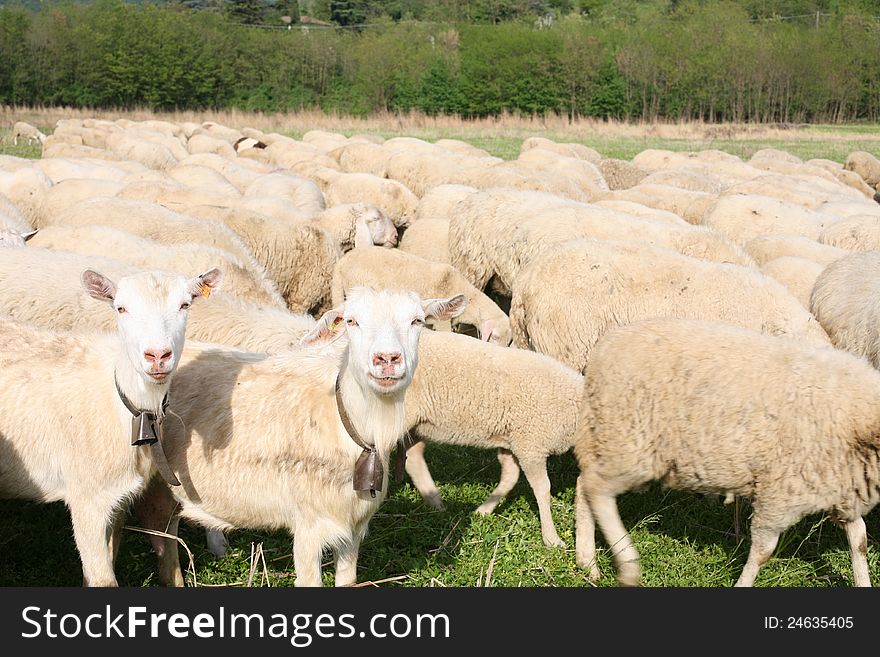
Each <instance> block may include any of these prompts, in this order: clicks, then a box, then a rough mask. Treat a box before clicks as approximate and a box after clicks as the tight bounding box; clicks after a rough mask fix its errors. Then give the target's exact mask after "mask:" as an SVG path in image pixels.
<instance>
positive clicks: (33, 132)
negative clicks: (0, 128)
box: [12, 121, 46, 146]
mask: <svg viewBox="0 0 880 657" xmlns="http://www.w3.org/2000/svg"><path fill="white" fill-rule="evenodd" d="M19 138H21V139H26V140H27V143H28V144H31V143H34V142H40V144H44V143H45V142H46V135H45V134H44V133H43V132H42V131H40V130H39V129H38V128H35V127H34V126H32V125H31V124H30V123H25V122H24V121H16V122H15V124H14V125H13V126H12V143H13V144H14V145H15V146H18V140H19Z"/></svg>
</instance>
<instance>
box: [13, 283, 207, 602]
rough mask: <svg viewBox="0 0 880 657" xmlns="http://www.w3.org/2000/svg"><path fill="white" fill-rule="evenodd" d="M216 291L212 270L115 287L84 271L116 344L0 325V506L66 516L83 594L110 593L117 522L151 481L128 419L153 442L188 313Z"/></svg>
mask: <svg viewBox="0 0 880 657" xmlns="http://www.w3.org/2000/svg"><path fill="white" fill-rule="evenodd" d="M219 281H220V272H219V271H218V270H216V269H212V270H211V271H209V272H207V273H205V274H202V275H201V276H197V277H194V278H186V277H184V276H182V275H180V274H171V273H162V272H143V273H138V274H135V275H131V276H125V277H122V278H120V279H119V283H118V285H117V284H114V283H113V281H111V280H110V279H108V278H106V277H104V276H102V275H101V274H99V273H97V272H94V271H92V270H86V271H85V272H83V274H82V284H83V287H84V288H85V289H86V291H87V292H88V293H89V295H91V296H92V297H93V298H95V299H98V300H101V301H105V302H107V303H109V304H111V305H112V306H113V307H114V308H115V310H116V313H117V315H118V335H116V336H113V335H108V334H72V333H60V332H50V331H44V330H41V329H37V328H35V327H33V326H30V325H27V324H19V323H16V322H15V321H13V320H10V319H0V463H2V467H0V497H14V498H24V499H29V500H34V501H37V502H55V501H59V500H63V501H64V502H65V503H66V504H67V506H68V508H69V509H70V515H71V520H72V521H73V534H74V539H75V541H76V547H77V549H78V550H79V554H80V559H81V560H82V567H83V582H84V584H85V585H87V586H115V585H116V577H115V575H114V572H113V561H114V557H115V551H116V548H117V546H118V541H119V538H120V531H119V530H120V526H119V523H120V522H121V520H122V519H123V513H122V512H123V510H124V508H125V506H126V504H127V503H128V502H129V500H130V499H131V498H133V497H134V496H136V495H137V494H138V493H140V492H141V490H142V489H143V487H144V486H145V485H146V483H147V482H148V481H149V480H150V477H151V475H152V474H153V473H154V472H155V471H156V469H155V467H154V463H153V459H152V458H151V456H150V448H148V447H147V445H146V443H145V444H144V445H143V446H133V445H134V444H135V438H139V437H140V435H141V434H139V433H137V434H136V433H135V432H134V431H133V427H134V423H133V418H134V414H135V413H139V414H140V415H141V418H140V419H141V420H142V421H143V420H147V427H148V430H150V431H152V432H153V434H154V435H147V436H146V437H147V438H148V439H150V440H152V442H154V443H155V440H153V439H154V438H161V433H162V431H161V427H162V417H163V414H164V404H163V402H164V400H165V398H166V394H167V392H168V386H169V384H170V381H171V376H172V373H173V372H174V370H175V367H176V366H177V364H178V361H179V359H180V354H181V351H182V349H183V343H184V332H185V330H186V320H187V309H188V308H189V306H190V304H191V303H192V302H193V300H194V299H195V298H197V297H199V296H201V295H203V294H204V295H207V294H210V291H211V289H213V288H214V287H216V286H217V285H218V284H219ZM114 381H115V383H114ZM123 397H124V398H125V399H123ZM130 408H131V409H134V410H130ZM145 413H148V414H151V415H152V417H149V416H145V415H144V414H145ZM154 453H155V450H154Z"/></svg>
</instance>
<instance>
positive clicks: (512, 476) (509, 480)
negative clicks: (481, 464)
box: [475, 447, 519, 515]
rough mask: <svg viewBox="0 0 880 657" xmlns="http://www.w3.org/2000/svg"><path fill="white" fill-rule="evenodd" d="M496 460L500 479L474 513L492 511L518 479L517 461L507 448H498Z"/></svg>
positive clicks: (482, 513)
mask: <svg viewBox="0 0 880 657" xmlns="http://www.w3.org/2000/svg"><path fill="white" fill-rule="evenodd" d="M498 462H499V463H500V464H501V479H500V480H499V481H498V485H497V486H496V487H495V490H493V491H492V493H491V494H490V495H489V497H487V498H486V499H485V501H484V502H483V503H482V504H481V505H480V506H478V507H477V510H476V512H475V513H479V514H481V515H489V514H490V513H492V512H493V511H494V510H495V507H496V506H498V503H499V502H501V500H502V499H503V498H504V497H505V496H506V495H507V494H508V493H509V492H510V491H512V490H513V487H514V486H516V482H517V481H519V463H517V462H516V459H515V458H514V456H513V454H512V453H511V451H510V450H509V449H505V448H503V447H502V448H500V449H499V450H498Z"/></svg>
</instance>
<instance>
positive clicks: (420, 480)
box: [406, 440, 445, 511]
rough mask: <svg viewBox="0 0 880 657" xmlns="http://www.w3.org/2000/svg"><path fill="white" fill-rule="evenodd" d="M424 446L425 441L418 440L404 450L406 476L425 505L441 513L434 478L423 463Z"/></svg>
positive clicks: (441, 509) (441, 503)
mask: <svg viewBox="0 0 880 657" xmlns="http://www.w3.org/2000/svg"><path fill="white" fill-rule="evenodd" d="M426 446H427V445H426V444H425V441H424V440H420V441H419V442H417V443H416V444H415V445H413V446H412V447H410V448H409V449H408V450H406V474H408V475H409V478H410V479H412V482H413V485H414V486H415V487H416V489H417V490H418V491H419V494H420V495H421V496H422V500H424V502H425V504H427V505H428V506H429V507H431V508H432V509H437V510H438V511H443V509H444V508H445V507H444V506H443V501H442V500H441V499H440V491H439V490H437V484H436V483H434V478H433V477H432V476H431V471H430V470H428V464H427V463H426V462H425V447H426Z"/></svg>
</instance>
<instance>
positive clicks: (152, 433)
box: [131, 412, 159, 445]
mask: <svg viewBox="0 0 880 657" xmlns="http://www.w3.org/2000/svg"><path fill="white" fill-rule="evenodd" d="M158 440H159V436H158V435H157V432H156V417H155V416H154V415H153V414H152V413H146V412H141V413H138V414H137V415H136V416H134V417H133V418H132V419H131V444H132V445H152V444H153V443H155V442H157V441H158Z"/></svg>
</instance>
